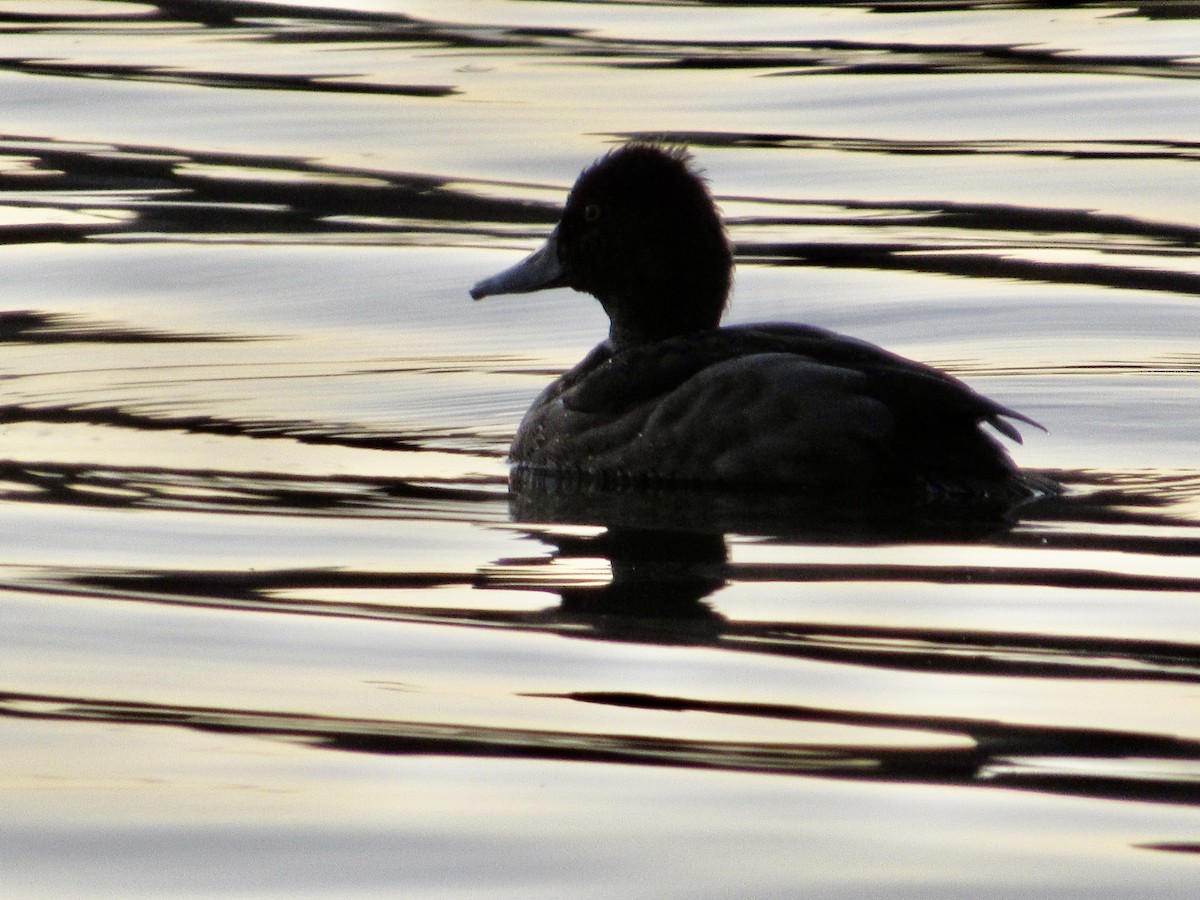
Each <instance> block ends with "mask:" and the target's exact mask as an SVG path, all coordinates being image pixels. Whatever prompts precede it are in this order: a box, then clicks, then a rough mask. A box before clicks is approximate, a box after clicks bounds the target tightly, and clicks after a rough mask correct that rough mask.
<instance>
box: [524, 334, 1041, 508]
mask: <svg viewBox="0 0 1200 900" xmlns="http://www.w3.org/2000/svg"><path fill="white" fill-rule="evenodd" d="M1002 417H1008V418H1014V419H1019V420H1022V421H1026V422H1028V421H1030V420H1028V419H1025V417H1023V416H1021V415H1019V414H1017V413H1015V412H1013V411H1011V410H1008V409H1006V408H1005V407H1003V406H1001V405H999V404H997V403H995V402H993V401H991V400H988V399H987V398H986V397H983V396H982V395H980V394H978V393H976V392H975V391H973V390H971V389H970V388H969V387H967V386H966V385H965V384H963V383H962V382H960V381H958V380H957V379H955V378H953V377H951V376H949V375H946V374H945V373H942V372H939V371H938V370H936V369H933V368H930V367H928V366H924V365H921V364H919V363H914V362H911V361H909V360H905V359H903V358H902V357H898V356H895V355H893V354H891V353H888V352H886V351H884V350H881V349H880V348H878V347H875V346H874V345H872V344H869V343H866V342H863V341H858V340H855V339H852V338H847V337H844V336H841V335H837V334H833V333H831V332H828V331H825V330H823V329H819V328H812V327H806V326H797V325H753V326H740V327H731V328H717V329H711V330H706V331H701V332H697V333H694V334H690V335H684V336H680V337H674V338H669V339H667V340H665V341H659V342H652V343H647V344H639V345H635V346H633V347H629V348H626V349H623V350H621V351H619V352H616V353H614V352H612V351H611V350H610V349H608V347H607V345H604V344H602V345H601V346H599V347H597V348H596V349H595V350H593V351H592V353H590V354H589V355H588V356H587V357H586V358H585V359H584V360H583V361H582V362H581V363H580V364H579V365H578V366H576V367H575V368H574V369H572V370H571V371H570V372H568V373H566V374H565V375H563V376H562V377H561V378H559V379H558V380H557V381H555V382H554V383H553V384H551V385H550V386H549V387H548V388H547V389H546V390H545V391H544V392H543V393H542V395H541V396H540V397H539V398H538V399H537V401H536V402H535V403H534V404H533V406H532V407H531V408H530V410H529V412H528V413H527V414H526V416H525V418H524V420H523V421H522V423H521V426H520V429H519V430H518V433H517V436H516V439H515V440H514V442H513V446H512V452H511V458H512V461H513V462H514V463H516V464H517V465H519V466H523V467H530V468H535V469H540V470H545V471H549V472H556V473H562V474H572V475H583V476H585V477H595V478H603V479H605V480H616V481H621V482H624V481H630V482H636V481H644V480H656V481H657V480H673V481H687V482H697V483H712V484H718V485H726V486H751V485H775V486H788V487H793V488H798V489H803V490H808V491H820V492H829V493H839V494H841V493H852V494H871V493H875V492H880V491H883V492H888V493H899V494H906V495H912V494H914V493H915V494H930V493H932V494H963V493H971V494H987V493H989V492H994V491H997V490H1001V489H1004V490H1008V489H1010V488H1011V487H1012V486H1013V481H1014V479H1018V478H1019V473H1018V471H1017V469H1016V467H1015V466H1014V464H1013V463H1012V461H1011V460H1010V459H1009V457H1008V454H1007V453H1006V452H1005V451H1004V449H1003V448H1002V447H1001V446H1000V444H999V442H998V441H997V440H996V439H995V438H994V437H992V436H991V435H989V434H987V433H986V432H985V431H983V430H982V428H981V427H980V426H981V423H984V422H986V423H990V424H991V425H993V426H994V427H996V428H997V429H998V430H999V431H1001V432H1003V433H1004V434H1006V435H1008V436H1010V437H1014V438H1015V439H1017V440H1019V435H1017V432H1016V430H1015V429H1014V428H1013V427H1012V425H1011V424H1009V423H1008V422H1005V421H1004V420H1003V418H1002Z"/></svg>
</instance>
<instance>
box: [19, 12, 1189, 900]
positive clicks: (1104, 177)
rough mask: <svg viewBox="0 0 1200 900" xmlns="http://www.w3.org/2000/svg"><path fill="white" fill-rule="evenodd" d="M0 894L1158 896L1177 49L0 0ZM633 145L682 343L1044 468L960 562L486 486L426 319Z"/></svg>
mask: <svg viewBox="0 0 1200 900" xmlns="http://www.w3.org/2000/svg"><path fill="white" fill-rule="evenodd" d="M0 29H2V33H0V43H2V44H3V47H4V52H3V54H0V56H2V57H3V59H2V61H0V97H3V98H4V100H3V103H2V108H3V113H4V119H3V126H2V129H0V271H2V272H3V279H4V290H3V299H2V300H0V342H2V343H3V361H2V362H0V388H2V390H3V394H2V403H0V441H2V443H0V448H2V449H0V524H2V526H3V528H4V533H5V540H4V542H3V546H2V547H0V621H2V622H3V627H2V628H0V678H2V683H0V713H2V714H3V718H2V720H0V736H2V740H0V758H2V760H3V766H2V768H3V772H4V774H3V776H0V778H2V782H0V783H2V797H3V804H4V825H3V827H2V828H0V859H2V860H3V864H2V865H0V889H2V890H0V892H2V893H4V894H5V895H6V896H21V897H24V896H30V897H52V896H53V897H59V896H84V895H88V896H97V895H100V896H104V895H108V896H122V897H130V896H163V895H172V896H205V895H209V896H211V895H217V894H221V895H229V894H246V895H256V896H257V895H263V896H265V895H275V896H305V895H338V896H357V895H363V896H373V895H379V896H384V895H386V896H406V897H408V896H412V897H424V896H430V897H433V896H453V897H474V896H480V897H482V896H487V897H503V896H513V897H518V896H519V897H522V898H528V897H541V896H544V897H561V896H564V895H568V894H569V895H571V896H580V897H598V898H599V897H630V896H653V897H680V898H683V897H689V898H690V897H706V896H707V897H735V896H736V897H746V896H753V897H772V896H778V897H795V896H798V895H811V896H818V897H847V898H850V897H862V896H869V895H874V896H888V897H922V898H928V897H944V898H961V897H967V896H979V897H1044V896H1048V895H1052V896H1057V897H1098V896H1106V897H1122V898H1123V897H1130V896H1138V897H1163V898H1167V897H1178V896H1182V895H1184V894H1185V893H1186V892H1188V891H1189V890H1191V889H1192V886H1193V885H1194V884H1195V883H1196V879H1197V876H1198V874H1200V870H1198V868H1197V865H1198V862H1197V861H1198V860H1200V856H1198V855H1197V854H1198V853H1200V810H1198V808H1197V807H1198V805H1200V704H1198V699H1197V698H1198V697H1200V605H1198V598H1200V450H1198V449H1197V448H1200V417H1197V415H1196V411H1195V410H1196V400H1195V398H1196V397H1197V395H1198V394H1200V353H1198V351H1197V349H1196V340H1195V335H1196V334H1200V305H1198V295H1200V249H1198V245H1200V189H1198V186H1200V181H1198V180H1197V175H1196V165H1197V160H1198V159H1200V127H1198V126H1197V118H1196V115H1195V110H1196V109H1197V108H1200V81H1198V79H1197V76H1198V74H1200V62H1198V60H1200V56H1198V55H1197V47H1200V11H1198V10H1197V8H1196V6H1195V4H1188V3H1176V4H1171V3H1159V4H1141V5H1124V6H1121V5H1117V4H1104V3H1101V4H1090V5H1089V6H1088V7H1087V8H1076V7H1075V6H1074V5H1065V4H1064V5H1055V4H971V3H963V4H954V5H952V6H947V5H939V4H921V3H881V4H874V5H865V4H821V5H812V6H805V5H801V4H776V5H753V4H742V3H736V4H735V3H728V4H723V3H704V2H696V3H690V4H678V5H672V4H656V3H643V4H621V3H605V2H593V3H565V2H564V3H556V2H517V0H477V2H466V0H462V2H459V0H453V2H437V3H420V2H414V3H405V4H396V3H384V2H374V3H370V2H349V0H330V2H322V3H320V4H314V3H293V4H268V3H259V2H234V0H228V2H225V0H208V2H205V0H173V2H170V3H168V2H165V0H164V2H159V3H155V2H146V3H124V2H74V0H56V2H54V3H44V2H42V3H38V2H30V0H5V2H0ZM649 136H655V137H662V138H665V139H667V140H673V141H679V142H685V143H687V144H688V145H690V146H691V147H692V149H693V151H694V153H695V154H696V157H697V159H698V161H699V163H700V164H701V165H702V166H703V167H704V169H705V170H706V171H707V174H708V177H709V178H710V181H711V184H712V187H713V191H714V193H715V194H716V195H717V197H718V200H719V202H720V204H721V207H722V210H723V212H724V213H725V215H726V218H727V221H728V223H729V230H730V235H731V238H732V239H733V241H734V242H735V245H736V249H737V256H738V262H739V269H738V274H737V282H736V288H735V294H734V298H733V303H732V307H731V310H730V315H729V320H730V321H739V322H741V321H755V320H768V319H770V320H794V321H805V322H811V323H813V324H818V325H822V326H826V327H830V328H834V329H838V330H841V331H846V332H849V333H853V334H856V335H859V336H862V337H865V338H867V339H870V340H874V341H877V342H879V343H882V344H884V345H886V346H887V347H889V348H890V349H893V350H895V351H897V352H900V353H903V354H905V355H908V356H911V357H913V358H917V359H920V360H923V361H926V362H930V363H933V364H936V365H939V366H942V367H944V368H946V369H948V370H949V371H951V372H953V373H955V374H957V375H959V376H961V377H963V378H965V379H966V380H968V381H969V382H970V383H971V384H972V385H973V386H975V387H977V388H979V389H980V390H982V391H984V392H985V393H987V394H989V395H990V396H993V397H995V398H996V399H997V400H999V401H1000V402H1002V403H1005V404H1007V405H1011V406H1013V407H1014V408H1016V409H1019V410H1021V411H1022V412H1024V413H1026V414H1028V415H1030V416H1032V417H1033V418H1035V419H1037V420H1038V421H1040V422H1042V423H1044V424H1045V425H1046V426H1047V428H1048V432H1047V433H1042V432H1039V431H1036V430H1033V429H1026V435H1025V443H1024V444H1023V445H1022V446H1020V447H1017V448H1015V449H1014V455H1015V457H1016V458H1017V460H1018V461H1019V462H1020V464H1021V465H1022V466H1025V467H1027V468H1029V469H1031V470H1034V471H1038V472H1043V473H1046V474H1048V475H1050V476H1052V477H1054V478H1056V479H1058V480H1060V481H1061V482H1062V483H1064V484H1065V485H1066V487H1067V490H1066V492H1065V493H1064V495H1063V496H1061V497H1049V498H1045V499H1043V500H1041V501H1039V502H1037V503H1033V504H1030V505H1028V506H1026V507H1023V508H1021V509H1019V510H1015V511H1013V513H1012V514H1011V515H1009V516H1007V517H1004V518H1000V519H996V518H989V519H986V520H979V519H974V518H966V519H964V518H963V517H956V516H943V515H938V514H936V513H935V514H932V515H929V516H923V517H921V518H920V519H918V520H916V521H912V520H902V521H896V520H893V519H884V520H879V519H873V520H869V521H863V520H862V519H861V518H856V517H854V516H849V515H846V514H845V511H844V510H837V509H829V508H818V507H811V506H808V505H803V504H799V503H793V502H791V501H790V500H779V499H778V498H763V497H742V498H737V497H721V496H711V495H697V494H694V493H693V494H686V493H685V494H683V495H682V496H680V495H653V496H633V497H631V496H628V495H617V496H613V495H603V494H601V495H597V494H584V495H577V494H576V495H572V494H553V493H551V494H550V495H539V494H533V495H531V494H527V493H515V492H513V491H510V489H509V485H508V471H507V467H506V465H505V462H504V457H505V453H506V450H507V446H508V443H509V441H510V439H511V437H512V434H513V432H514V430H515V427H516V425H517V422H518V421H519V419H520V416H521V414H522V412H523V411H524V409H525V408H526V406H527V405H528V404H529V402H530V401H531V400H532V398H533V397H534V396H535V395H536V393H537V392H538V391H539V390H540V389H541V387H542V386H543V385H544V384H545V383H546V382H548V381H549V380H550V379H551V378H552V377H554V375H556V374H557V373H559V372H561V371H563V370H564V369H566V368H568V367H569V366H570V365H572V364H573V363H574V362H575V361H576V360H578V359H579V358H580V357H581V356H582V355H583V354H584V353H585V352H586V351H587V349H589V348H590V347H591V346H592V345H593V344H594V343H595V342H597V341H598V340H599V339H600V337H601V336H602V335H603V334H604V331H605V328H606V322H605V320H604V317H603V313H602V311H601V310H600V309H599V308H598V305H597V304H595V303H594V302H593V301H591V300H590V299H589V298H585V297H582V296H579V295H574V294H571V293H569V292H566V291H555V292H549V293H546V294H544V295H533V296H528V297H513V298H496V299H494V300H489V301H486V302H484V303H478V304H476V303H472V302H471V301H470V299H469V298H468V296H467V288H468V287H469V286H470V285H471V284H473V283H474V282H475V281H477V280H478V279H479V278H480V277H482V276H485V275H488V274H491V273H492V272H494V271H496V270H498V269H499V268H501V267H503V266H506V265H508V264H510V263H511V262H513V261H515V260H516V259H517V258H519V255H520V254H521V253H523V252H526V251H528V250H529V249H530V248H532V247H533V246H535V245H536V244H537V242H538V241H539V240H540V239H541V238H542V237H543V236H544V235H545V233H546V232H547V231H548V229H549V227H550V226H551V225H552V223H553V222H554V221H555V220H556V217H557V212H558V208H559V205H560V204H561V202H562V199H563V196H564V193H565V190H566V189H567V187H569V185H570V184H571V182H572V181H573V180H574V177H575V175H576V174H577V172H578V171H579V169H580V168H581V167H582V166H583V165H585V164H586V163H587V162H589V161H590V160H591V159H593V158H594V157H596V156H597V155H599V154H600V153H602V152H604V151H605V150H606V149H607V148H609V147H611V146H613V145H615V144H616V143H619V142H620V141H622V140H625V139H627V138H630V137H649Z"/></svg>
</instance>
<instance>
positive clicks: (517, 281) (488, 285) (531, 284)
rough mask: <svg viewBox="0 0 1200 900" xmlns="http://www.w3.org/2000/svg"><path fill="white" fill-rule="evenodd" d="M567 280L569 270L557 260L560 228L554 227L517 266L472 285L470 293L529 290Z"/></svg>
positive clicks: (480, 295)
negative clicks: (537, 247)
mask: <svg viewBox="0 0 1200 900" xmlns="http://www.w3.org/2000/svg"><path fill="white" fill-rule="evenodd" d="M565 284H566V272H565V271H564V270H563V267H562V263H561V262H559V261H558V229H555V230H554V231H552V232H550V237H548V238H547V239H546V243H544V244H542V246H541V247H540V248H539V249H537V250H535V251H534V252H533V253H531V254H529V256H527V257H525V258H524V259H523V260H521V261H520V262H519V263H517V264H516V265H515V266H512V267H511V268H508V269H505V270H504V271H503V272H499V273H497V274H495V275H493V276H492V277H491V278H485V279H483V281H481V282H479V284H477V285H475V287H473V288H471V296H472V297H474V298H475V299H476V300H482V299H483V298H484V297H490V296H491V295H492V294H528V293H530V292H531V291H541V290H544V289H546V288H555V287H563V286H564V285H565Z"/></svg>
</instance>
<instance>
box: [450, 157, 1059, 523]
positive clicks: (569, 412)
mask: <svg viewBox="0 0 1200 900" xmlns="http://www.w3.org/2000/svg"><path fill="white" fill-rule="evenodd" d="M733 269H734V255H733V249H732V247H731V245H730V242H729V238H728V236H727V233H726V229H725V225H724V223H723V221H722V219H721V216H720V213H719V212H718V209H717V206H716V204H715V202H714V200H713V197H712V195H711V193H710V191H709V187H708V184H707V181H706V179H705V178H704V176H703V174H702V173H701V172H700V171H699V170H698V169H697V167H696V165H695V161H694V159H693V156H692V154H691V153H690V151H689V150H688V149H687V148H685V147H682V146H674V145H666V144H660V143H655V142H648V141H632V142H629V143H626V144H623V145H621V146H619V147H617V148H615V149H613V150H611V151H609V152H608V153H606V154H605V155H603V156H601V157H600V158H599V159H597V160H596V161H595V162H594V163H592V164H591V165H590V166H588V167H587V168H585V169H584V170H583V172H582V173H581V174H580V175H579V177H578V179H577V180H576V182H575V184H574V186H573V187H572V188H571V190H570V192H569V194H568V196H567V199H566V204H565V206H564V208H563V210H562V214H561V218H560V219H559V221H558V224H557V225H556V226H555V227H554V228H553V230H552V231H551V232H550V234H549V236H548V237H547V238H546V240H545V242H544V244H542V246H541V247H540V248H539V249H537V250H536V251H534V252H533V253H532V254H530V255H529V256H528V257H526V258H524V259H523V260H521V261H520V262H518V263H516V264H515V265H513V266H511V267H509V268H507V269H505V270H503V271H501V272H499V273H498V274H495V275H493V276H491V277H489V278H485V279H483V280H481V281H479V282H478V283H477V284H476V285H475V286H474V287H473V288H471V291H470V293H471V296H472V297H473V298H474V299H476V300H479V299H482V298H484V297H488V296H492V295H500V294H521V293H529V292H533V291H541V290H547V289H550V288H558V287H569V288H572V289H574V290H576V291H580V292H582V293H585V294H590V295H591V296H592V297H594V298H595V299H596V300H598V301H599V302H600V305H601V306H602V307H603V308H604V311H605V313H606V314H607V315H608V319H609V331H608V336H607V338H606V339H605V340H603V341H602V342H601V343H600V344H598V345H597V346H596V347H595V348H594V349H592V350H591V351H590V352H589V353H588V354H587V355H586V356H585V357H584V358H583V360H581V361H580V362H579V363H578V364H577V365H576V366H574V368H572V369H570V370H569V371H567V372H565V373H564V374H562V375H561V376H560V377H558V378H556V379H555V380H554V381H553V382H552V383H551V384H549V385H548V386H547V387H546V388H545V389H544V390H543V391H542V392H541V393H540V395H538V397H537V398H536V399H535V400H534V401H533V404H532V405H531V406H530V408H529V410H528V411H527V412H526V413H525V416H524V418H523V419H522V421H521V423H520V426H519V427H518V429H517V432H516V435H515V437H514V439H513V441H512V445H511V447H510V451H509V461H510V463H511V465H512V466H513V470H514V472H520V473H523V474H524V475H525V476H527V477H528V476H530V475H537V476H543V477H546V478H553V479H560V480H564V481H566V480H572V481H575V482H579V481H580V480H583V481H592V482H597V483H604V484H609V485H622V486H633V485H647V484H652V485H656V486H663V485H671V486H679V485H686V486H716V487H719V488H729V489H754V488H757V489H766V490H771V491H798V492H803V493H806V494H808V495H810V496H823V497H853V498H864V497H870V498H890V499H897V498H904V499H909V500H918V501H924V500H933V499H945V498H979V499H983V498H997V497H1004V498H1006V499H1008V500H1011V499H1014V498H1021V497H1027V496H1031V495H1033V494H1035V493H1037V492H1038V491H1040V490H1042V489H1043V481H1042V480H1040V479H1038V478H1036V477H1033V476H1026V475H1025V474H1024V473H1023V472H1022V471H1021V470H1020V469H1019V468H1018V466H1017V465H1016V464H1015V463H1014V461H1013V459H1012V457H1011V456H1010V455H1009V453H1008V451H1007V450H1006V448H1005V447H1004V446H1003V445H1002V442H1001V440H1000V439H1001V438H1007V439H1009V440H1012V441H1014V442H1016V443H1020V442H1021V433H1020V431H1018V429H1017V427H1016V425H1015V424H1014V423H1021V424H1024V425H1029V426H1032V427H1035V428H1039V429H1042V430H1045V429H1044V428H1043V426H1041V425H1040V424H1039V423H1038V422H1036V421H1034V420H1033V419H1031V418H1029V417H1028V416H1026V415H1023V414H1022V413H1019V412H1017V411H1015V410H1012V409H1009V408H1008V407H1006V406H1003V405H1001V404H1000V403H997V402H996V401H994V400H991V399H989V398H987V397H985V396H983V395H982V394H980V393H978V392H976V391H975V390H973V389H972V388H971V387H969V386H968V385H966V384H965V383H964V382H962V381H960V380H959V379H957V378H955V377H953V376H951V375H949V374H947V373H946V372H943V371H941V370H939V369H937V368H934V367H933V366H929V365H926V364H923V363H920V362H916V361H913V360H910V359H906V358H904V357H902V356H899V355H897V354H894V353H891V352H889V351H887V350H884V349H882V348H880V347H877V346H875V345H874V344H871V343H869V342H867V341H864V340H859V339H857V338H854V337H849V336H846V335H842V334H838V333H836V332H833V331H829V330H826V329H824V328H820V327H816V326H812V325H802V324H794V323H784V322H766V323H761V324H739V325H731V326H722V325H721V320H722V318H723V316H724V313H725V310H726V307H727V305H728V301H729V294H730V289H731V286H732V280H733Z"/></svg>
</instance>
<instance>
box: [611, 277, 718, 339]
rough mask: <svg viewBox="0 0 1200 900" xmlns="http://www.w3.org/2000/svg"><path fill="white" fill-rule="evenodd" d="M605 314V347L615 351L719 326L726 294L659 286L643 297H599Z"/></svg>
mask: <svg viewBox="0 0 1200 900" xmlns="http://www.w3.org/2000/svg"><path fill="white" fill-rule="evenodd" d="M597 299H599V301H600V304H601V305H602V306H603V307H604V311H605V312H606V313H608V321H609V328H608V345H609V346H610V347H611V348H612V349H613V350H614V351H620V350H624V349H626V348H628V347H635V346H637V345H639V344H649V343H655V342H658V341H665V340H667V339H668V338H672V337H676V336H678V335H683V334H692V333H693V332H696V331H702V330H704V329H708V328H716V327H717V326H718V325H719V324H720V323H721V315H722V313H724V311H725V292H724V291H722V292H721V293H720V294H719V295H718V294H716V293H715V292H713V291H703V290H700V289H697V288H695V287H693V288H692V289H691V290H687V289H684V290H680V289H679V288H678V287H677V286H665V285H664V286H662V287H661V288H660V289H659V290H656V291H652V292H647V294H646V295H645V296H641V295H634V296H607V297H598V298H597Z"/></svg>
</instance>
